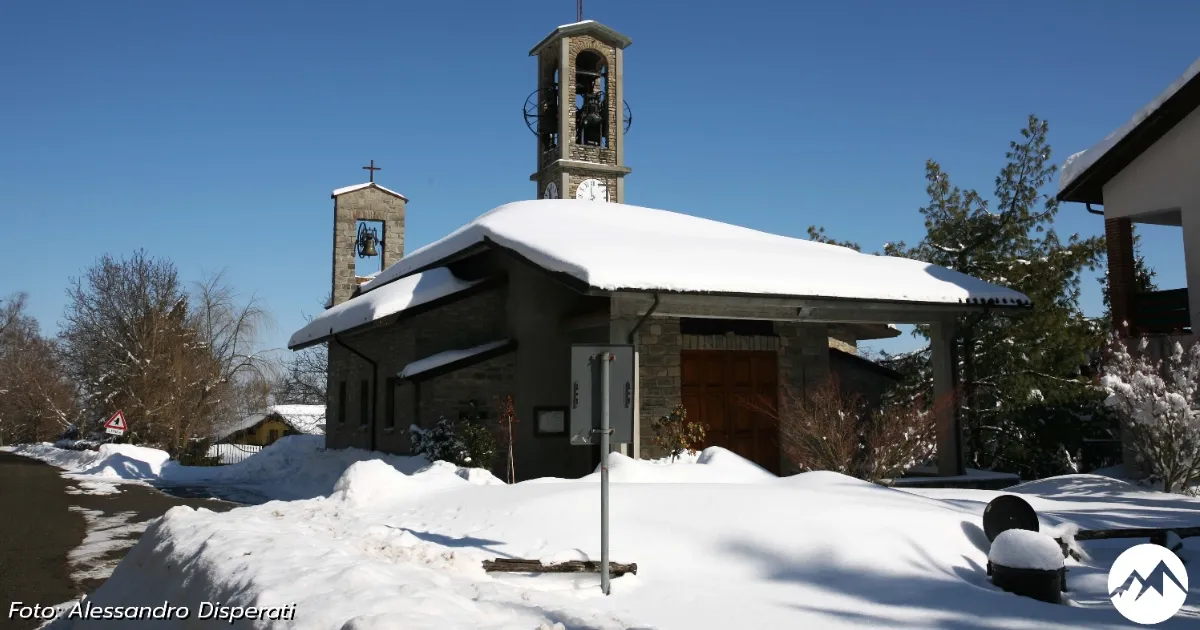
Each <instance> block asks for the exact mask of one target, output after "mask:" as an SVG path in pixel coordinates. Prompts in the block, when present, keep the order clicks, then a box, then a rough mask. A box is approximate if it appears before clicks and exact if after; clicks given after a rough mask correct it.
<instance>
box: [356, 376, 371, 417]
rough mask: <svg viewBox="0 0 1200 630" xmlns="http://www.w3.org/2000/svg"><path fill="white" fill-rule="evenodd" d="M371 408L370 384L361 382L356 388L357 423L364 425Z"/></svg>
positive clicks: (365, 381)
mask: <svg viewBox="0 0 1200 630" xmlns="http://www.w3.org/2000/svg"><path fill="white" fill-rule="evenodd" d="M370 407H371V382H370V381H367V380H363V382H362V383H360V384H359V388H358V423H359V424H361V425H366V424H367V420H368V414H369V413H370Z"/></svg>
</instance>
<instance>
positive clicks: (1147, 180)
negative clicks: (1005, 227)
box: [1058, 60, 1200, 347]
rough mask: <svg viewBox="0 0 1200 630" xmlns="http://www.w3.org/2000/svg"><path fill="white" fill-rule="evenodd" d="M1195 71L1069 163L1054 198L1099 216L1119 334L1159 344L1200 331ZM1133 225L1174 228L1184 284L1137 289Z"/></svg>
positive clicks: (1199, 83)
mask: <svg viewBox="0 0 1200 630" xmlns="http://www.w3.org/2000/svg"><path fill="white" fill-rule="evenodd" d="M1198 74H1200V60H1197V61H1196V62H1195V63H1193V64H1192V65H1191V67H1190V68H1188V69H1187V71H1186V72H1184V74H1183V76H1181V77H1179V79H1177V80H1176V81H1175V82H1174V83H1172V84H1171V85H1170V86H1168V87H1167V89H1166V90H1164V91H1163V92H1162V93H1161V94H1159V95H1158V97H1157V98H1155V99H1154V100H1152V101H1150V103H1148V104H1147V105H1146V106H1145V107H1143V108H1142V109H1141V110H1140V111H1138V112H1137V114H1135V115H1134V117H1133V118H1132V119H1130V120H1129V122H1127V123H1125V124H1124V125H1122V126H1121V127H1119V128H1118V129H1116V130H1115V131H1113V132H1112V133H1110V134H1108V136H1106V137H1105V138H1104V139H1103V140H1101V141H1100V142H1099V143H1097V144H1096V145H1095V146H1093V147H1092V148H1090V149H1088V150H1086V151H1081V152H1079V153H1076V154H1075V155H1072V156H1071V157H1070V158H1068V159H1067V161H1066V163H1065V164H1063V168H1062V176H1061V179H1060V183H1059V192H1058V200H1059V201H1064V202H1065V201H1071V202H1076V203H1082V204H1085V206H1086V208H1087V210H1088V211H1089V212H1092V213H1094V214H1100V215H1103V216H1104V232H1105V237H1106V240H1107V243H1108V282H1109V287H1108V288H1109V298H1110V300H1111V303H1112V316H1113V322H1114V325H1116V326H1117V328H1118V330H1121V331H1122V332H1123V334H1130V335H1135V336H1150V337H1153V338H1155V339H1158V340H1160V342H1166V343H1169V342H1173V341H1176V340H1178V341H1190V340H1192V339H1194V335H1193V331H1196V330H1200V328H1197V325H1198V324H1200V111H1197V106H1200V76H1197V75H1198ZM1094 206H1102V209H1100V208H1096V207H1094ZM1135 223H1142V224H1154V225H1173V226H1177V227H1179V229H1180V233H1181V235H1182V237H1183V249H1184V261H1185V265H1186V267H1187V285H1188V286H1187V287H1183V288H1174V289H1169V290H1165V291H1152V292H1139V291H1137V290H1136V285H1135V282H1134V251H1133V225H1134V224H1135ZM1189 287H1196V290H1193V291H1189ZM1122 324H1127V326H1122ZM1155 345H1156V346H1159V347H1162V344H1155Z"/></svg>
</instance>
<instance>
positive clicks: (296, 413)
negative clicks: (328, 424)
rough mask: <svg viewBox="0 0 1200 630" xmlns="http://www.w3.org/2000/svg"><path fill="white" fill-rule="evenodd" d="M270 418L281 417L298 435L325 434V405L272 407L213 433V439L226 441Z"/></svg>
mask: <svg viewBox="0 0 1200 630" xmlns="http://www.w3.org/2000/svg"><path fill="white" fill-rule="evenodd" d="M270 416H279V418H280V419H281V420H283V422H284V423H285V424H287V425H288V426H289V427H291V428H292V429H294V430H295V431H296V432H297V433H304V434H308V435H324V433H325V405H272V406H270V407H267V408H266V409H265V410H263V411H262V412H261V413H253V414H250V415H248V416H246V417H245V418H242V419H241V420H239V421H238V422H236V423H234V424H231V425H229V426H226V427H223V428H221V429H218V430H215V431H213V437H214V438H215V439H218V440H221V439H224V438H226V437H228V436H230V435H233V434H234V433H237V432H238V431H244V430H246V429H249V428H251V427H253V426H255V425H257V424H258V423H260V422H262V421H263V420H265V419H266V418H268V417H270Z"/></svg>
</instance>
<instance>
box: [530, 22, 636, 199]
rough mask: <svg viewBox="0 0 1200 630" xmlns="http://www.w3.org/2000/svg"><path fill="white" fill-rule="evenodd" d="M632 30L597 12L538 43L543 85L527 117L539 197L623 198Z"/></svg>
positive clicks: (536, 54) (536, 51) (532, 178)
mask: <svg viewBox="0 0 1200 630" xmlns="http://www.w3.org/2000/svg"><path fill="white" fill-rule="evenodd" d="M631 43H632V40H630V39H629V38H628V37H626V36H624V35H622V34H620V33H618V32H616V31H614V30H613V29H611V28H609V27H607V26H605V25H603V24H600V23H599V22H596V21H594V20H582V21H579V22H575V23H574V24H566V25H564V26H560V27H558V28H556V29H554V31H552V32H551V33H550V34H549V35H547V36H546V37H545V39H543V40H542V41H541V42H538V44H537V45H536V46H534V47H533V50H530V51H529V55H530V56H531V57H537V72H538V85H537V90H535V91H534V92H533V94H531V95H530V96H529V98H528V99H527V100H526V102H525V122H526V124H527V125H528V126H529V129H530V130H531V131H533V133H534V135H536V136H537V162H536V164H537V172H535V173H534V174H533V175H530V176H529V179H530V181H533V182H535V183H536V185H537V191H536V198H537V199H547V198H551V199H554V198H567V199H593V200H597V201H613V202H617V203H624V201H625V176H626V175H628V174H629V172H630V171H631V170H632V169H630V168H629V167H627V166H625V132H626V131H628V130H629V124H630V122H631V121H632V118H631V117H630V115H629V110H628V107H627V106H626V105H625V100H624V95H625V85H624V78H625V72H624V52H625V48H627V47H628V46H629V44H631Z"/></svg>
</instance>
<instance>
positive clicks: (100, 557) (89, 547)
mask: <svg viewBox="0 0 1200 630" xmlns="http://www.w3.org/2000/svg"><path fill="white" fill-rule="evenodd" d="M70 510H71V511H72V512H79V513H80V514H82V515H83V518H84V520H85V521H87V536H86V537H84V539H83V542H82V543H80V544H79V546H78V547H76V548H75V549H72V550H71V552H70V553H69V554H67V562H68V563H69V564H70V565H71V570H72V571H71V579H72V580H74V581H75V583H77V584H79V583H82V582H84V581H85V580H99V579H104V578H107V577H108V576H109V574H111V573H112V571H113V569H114V568H116V566H117V564H118V563H119V562H120V561H121V557H120V556H117V557H115V558H114V557H113V555H115V554H116V552H119V551H123V550H125V549H128V548H130V547H132V546H133V545H134V543H136V542H137V537H138V536H140V535H141V533H142V532H143V531H145V529H146V525H148V524H149V521H143V522H140V523H132V522H130V520H131V519H133V518H134V517H135V516H137V514H136V513H135V512H120V513H117V514H112V515H109V516H105V515H104V513H103V512H101V511H99V510H89V509H87V508H82V507H79V506H74V505H73V506H71V507H70Z"/></svg>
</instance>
